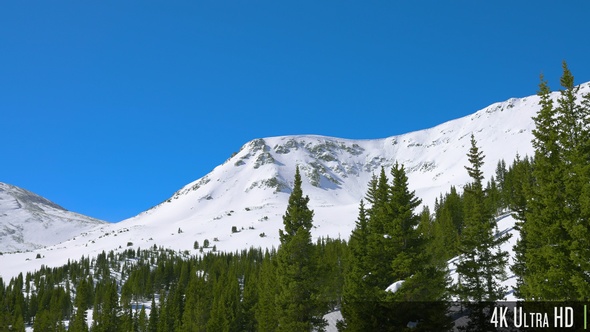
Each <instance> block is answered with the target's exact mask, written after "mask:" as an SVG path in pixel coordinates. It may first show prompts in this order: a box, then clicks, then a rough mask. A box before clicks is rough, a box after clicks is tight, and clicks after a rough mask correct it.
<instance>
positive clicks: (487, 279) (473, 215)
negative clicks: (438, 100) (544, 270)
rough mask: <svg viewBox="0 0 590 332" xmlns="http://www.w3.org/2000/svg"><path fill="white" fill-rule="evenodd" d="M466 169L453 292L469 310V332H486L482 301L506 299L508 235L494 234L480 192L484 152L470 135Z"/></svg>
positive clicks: (486, 319) (487, 312)
mask: <svg viewBox="0 0 590 332" xmlns="http://www.w3.org/2000/svg"><path fill="white" fill-rule="evenodd" d="M467 156H468V159H469V166H466V167H465V168H466V170H467V172H468V174H469V176H470V177H471V180H472V181H471V183H469V184H468V185H467V186H466V187H465V195H464V213H465V228H464V230H463V233H462V238H461V244H460V247H459V250H460V254H461V255H460V256H459V261H458V263H457V270H456V271H457V274H458V275H459V283H458V285H457V286H456V289H455V291H456V293H457V295H458V296H459V298H460V299H461V300H462V301H465V302H466V306H467V307H468V308H469V309H470V313H469V317H470V324H469V325H468V326H467V329H468V330H481V329H484V330H487V329H486V328H485V326H486V324H488V323H489V319H488V318H489V317H488V314H490V312H489V311H486V309H485V307H483V306H482V302H483V301H489V302H494V301H497V300H501V299H503V298H504V297H505V293H506V289H505V287H501V286H500V281H502V280H503V279H504V278H505V268H506V264H507V262H508V253H507V252H504V251H501V250H500V245H501V244H502V243H504V242H506V241H507V240H508V238H509V235H496V234H494V233H495V232H494V230H495V229H496V224H495V221H494V218H493V215H492V213H491V211H489V210H488V209H487V207H486V204H485V199H486V198H485V195H484V190H483V172H482V170H481V167H482V166H483V159H484V156H483V152H481V151H480V150H479V148H478V147H477V143H476V141H475V138H474V136H473V135H471V147H470V149H469V153H468V155H467Z"/></svg>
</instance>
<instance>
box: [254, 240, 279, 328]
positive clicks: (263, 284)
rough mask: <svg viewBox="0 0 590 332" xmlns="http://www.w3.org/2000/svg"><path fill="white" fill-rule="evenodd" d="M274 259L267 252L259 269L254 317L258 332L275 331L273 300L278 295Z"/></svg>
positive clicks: (276, 322)
mask: <svg viewBox="0 0 590 332" xmlns="http://www.w3.org/2000/svg"><path fill="white" fill-rule="evenodd" d="M275 265H276V257H275V255H271V253H269V252H268V251H267V252H266V253H265V255H264V259H263V261H262V266H261V267H260V275H259V278H258V279H259V284H258V302H257V303H256V308H255V313H254V316H255V318H256V322H257V326H256V327H257V330H259V331H276V329H277V326H278V316H277V307H276V305H275V300H276V297H277V293H278V289H277V288H278V287H277V282H276V281H277V278H278V276H277V271H276V266H275Z"/></svg>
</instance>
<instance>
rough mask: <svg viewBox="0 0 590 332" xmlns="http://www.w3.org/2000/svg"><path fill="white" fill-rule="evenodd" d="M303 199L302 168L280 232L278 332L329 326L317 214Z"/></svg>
mask: <svg viewBox="0 0 590 332" xmlns="http://www.w3.org/2000/svg"><path fill="white" fill-rule="evenodd" d="M308 202H309V197H307V196H305V197H303V191H302V189H301V175H300V173H299V167H297V168H296V170H295V181H294V186H293V191H292V192H291V195H290V197H289V204H288V206H287V211H286V212H285V215H284V216H283V224H284V230H280V231H279V237H280V240H281V245H280V247H279V250H278V252H277V263H278V264H277V274H278V285H279V294H278V296H277V301H276V304H277V310H278V320H279V325H278V331H311V330H312V329H314V328H322V327H323V326H324V325H325V321H324V320H323V318H322V316H323V310H322V308H321V307H320V303H318V301H317V297H316V296H317V282H316V280H317V274H316V267H315V266H314V260H315V258H314V246H313V244H312V243H311V228H312V223H313V211H312V210H310V209H309V208H308V206H307V204H308Z"/></svg>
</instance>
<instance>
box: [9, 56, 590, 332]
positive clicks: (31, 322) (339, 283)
mask: <svg viewBox="0 0 590 332" xmlns="http://www.w3.org/2000/svg"><path fill="white" fill-rule="evenodd" d="M561 85H562V88H563V89H562V90H561V91H560V97H559V98H558V99H557V101H556V103H555V102H553V101H552V99H551V98H550V95H549V93H550V90H549V87H548V85H547V83H546V82H545V81H544V80H543V79H541V84H540V89H539V96H540V106H541V107H540V111H539V112H538V113H537V116H536V117H535V118H534V121H535V124H536V129H535V130H534V132H533V134H534V140H533V146H534V148H535V155H534V156H533V157H528V156H524V157H521V156H517V157H516V159H515V160H514V161H513V162H512V163H511V164H510V165H507V163H506V162H505V161H504V160H500V161H497V165H496V170H495V173H494V174H493V175H491V176H490V177H489V179H488V180H487V181H484V174H483V172H482V166H483V164H484V161H485V156H484V151H481V150H480V148H479V147H478V146H477V141H476V139H475V137H474V136H473V135H472V136H471V142H470V143H471V144H470V149H469V151H466V153H467V156H468V160H469V163H468V164H467V165H465V168H466V170H465V171H466V172H467V173H468V174H469V176H470V179H471V180H470V182H469V183H468V184H467V185H466V186H465V187H463V188H456V187H451V188H450V189H449V192H447V193H445V194H441V195H440V197H439V198H437V199H436V202H435V203H434V209H433V211H430V209H429V208H428V206H425V207H424V208H423V209H422V210H421V211H419V212H418V211H416V209H417V208H418V207H419V206H420V205H421V203H422V202H421V201H420V200H419V199H418V198H417V197H416V196H415V194H414V192H413V191H410V190H409V187H410V184H409V183H408V178H407V175H406V172H405V168H404V166H403V165H400V164H397V163H396V164H395V165H394V166H393V168H392V169H391V171H390V173H389V174H387V173H386V171H385V169H381V171H380V173H379V175H375V176H374V177H373V178H372V180H371V181H370V183H369V187H368V190H367V193H366V195H365V197H364V199H363V200H362V201H361V202H360V204H359V214H358V218H357V222H356V226H355V228H354V230H353V232H352V234H351V236H350V239H349V241H348V242H346V241H344V240H341V239H329V238H324V239H319V240H318V241H317V242H315V243H313V242H312V238H311V229H312V228H313V215H314V213H313V211H312V210H310V209H309V208H308V203H309V198H308V197H307V196H304V194H303V191H302V189H301V176H300V174H299V169H298V168H297V169H296V173H295V181H294V187H293V190H292V192H291V195H290V197H289V203H288V206H287V208H286V211H285V215H284V216H283V229H281V231H280V234H279V235H280V246H279V247H278V249H276V250H275V249H271V250H261V249H255V248H251V249H248V250H243V251H240V252H235V253H223V252H208V253H205V254H202V255H199V256H191V255H189V254H188V252H185V253H182V252H174V251H170V250H165V249H163V248H157V247H156V246H154V247H153V248H149V249H148V250H141V249H139V248H138V249H137V250H134V249H128V250H126V251H124V252H122V253H115V252H113V251H111V252H109V253H105V252H103V253H101V254H100V255H98V256H97V257H95V258H89V257H82V258H81V259H80V260H79V261H73V262H69V263H68V264H67V265H64V266H62V267H59V268H51V269H50V268H42V269H41V270H40V271H37V272H35V273H27V274H26V275H25V276H23V275H22V274H21V275H19V276H18V277H16V278H13V279H12V280H10V282H9V283H8V284H5V283H4V281H3V280H2V279H0V331H24V330H25V327H26V326H32V327H33V328H34V329H35V330H36V331H66V330H67V331H134V332H135V331H137V332H144V331H150V332H159V331H312V330H322V329H323V328H324V327H325V325H326V321H325V320H324V318H323V317H324V316H325V314H326V313H329V312H332V311H336V310H340V311H341V313H342V316H343V320H342V321H340V322H339V323H338V328H339V329H340V330H342V331H344V330H346V331H404V330H412V331H432V330H436V331H445V330H450V329H452V328H453V319H456V318H457V316H456V315H457V312H456V308H451V307H450V306H451V302H450V300H451V299H455V300H458V301H459V302H460V303H461V310H463V311H462V312H463V315H467V316H469V320H468V324H467V325H465V326H463V327H462V329H464V330H468V331H477V330H486V328H487V327H486V325H487V324H488V323H489V314H490V312H489V310H488V309H487V308H486V303H489V302H493V301H499V300H502V299H503V298H504V297H505V295H506V293H507V292H508V291H509V290H508V289H506V288H505V287H502V281H503V280H505V279H506V277H507V276H506V270H507V268H508V266H507V264H508V253H507V252H506V251H502V250H501V247H502V245H503V244H504V243H505V242H506V241H507V240H508V238H509V235H508V233H500V232H499V231H498V227H497V220H498V217H499V216H501V215H507V214H512V215H513V216H514V217H515V218H516V219H517V220H518V222H517V225H516V228H517V230H518V231H519V232H520V239H519V241H518V242H517V245H516V246H515V248H514V252H515V263H514V265H513V266H510V269H511V270H512V272H513V273H514V274H515V275H516V277H517V286H516V289H515V290H514V291H515V292H516V294H517V296H518V297H520V298H523V299H525V300H542V301H566V300H578V301H584V300H586V301H587V300H588V299H589V298H590V220H589V219H588V218H589V216H590V166H589V165H590V133H589V130H590V123H589V121H590V94H586V95H584V96H583V97H582V100H577V98H578V91H577V88H576V87H575V86H574V84H573V76H572V75H571V73H570V71H569V69H568V67H567V65H566V64H565V63H564V64H563V75H562V78H561ZM449 259H453V261H454V263H453V264H454V265H453V266H454V267H455V268H456V274H457V277H458V279H457V282H451V279H450V277H449V270H448V266H449V263H448V261H449ZM452 310H455V312H452ZM451 313H453V314H454V315H455V316H452V315H451ZM89 315H91V316H92V317H91V319H90V318H89V317H88V316H89ZM88 321H91V323H90V324H88Z"/></svg>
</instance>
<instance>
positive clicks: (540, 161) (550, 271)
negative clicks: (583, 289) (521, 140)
mask: <svg viewBox="0 0 590 332" xmlns="http://www.w3.org/2000/svg"><path fill="white" fill-rule="evenodd" d="M561 83H562V86H563V87H564V88H565V90H564V91H562V92H561V96H560V98H559V99H558V107H554V105H553V104H554V103H553V100H552V99H551V97H550V90H549V87H548V85H547V82H546V81H545V80H544V79H543V77H542V76H541V83H540V85H539V93H538V94H539V96H540V102H539V105H540V106H541V108H540V110H539V112H538V113H537V116H536V117H535V118H534V121H535V130H533V135H534V139H533V147H534V148H535V158H534V165H533V177H534V183H533V185H532V186H531V189H530V198H529V200H528V201H527V210H526V212H525V220H524V222H523V223H522V224H521V225H518V226H519V228H520V229H521V239H520V241H519V242H518V243H517V247H516V248H515V249H516V252H517V255H516V258H517V263H516V267H517V268H516V270H514V271H515V272H516V273H517V277H518V283H517V293H518V294H519V295H520V296H522V297H523V298H524V299H527V300H545V301H554V300H568V299H576V298H577V295H576V290H575V286H574V285H573V284H572V275H575V271H576V270H577V268H576V266H575V263H573V262H572V260H571V257H570V256H571V246H572V239H571V229H572V228H571V226H572V222H573V223H575V220H576V219H577V217H576V216H577V214H578V211H579V209H578V207H579V204H578V203H577V201H576V199H574V198H573V197H572V193H571V190H572V188H577V187H578V183H577V177H576V176H572V175H573V174H572V173H573V168H572V166H573V163H572V160H573V159H575V158H572V157H573V156H574V155H575V154H574V153H573V149H574V147H575V146H577V144H578V143H579V133H578V132H577V131H578V129H576V128H577V123H576V122H577V121H576V120H575V117H576V111H575V110H576V107H577V106H576V105H575V91H573V90H574V86H573V76H571V73H570V72H569V70H568V69H567V65H565V63H564V73H563V76H562V80H561ZM568 137H569V138H570V139H571V142H568Z"/></svg>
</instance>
